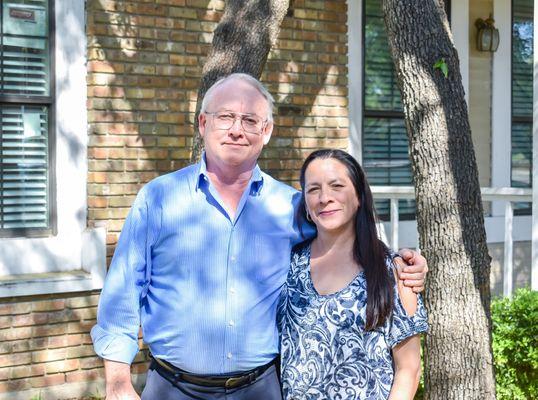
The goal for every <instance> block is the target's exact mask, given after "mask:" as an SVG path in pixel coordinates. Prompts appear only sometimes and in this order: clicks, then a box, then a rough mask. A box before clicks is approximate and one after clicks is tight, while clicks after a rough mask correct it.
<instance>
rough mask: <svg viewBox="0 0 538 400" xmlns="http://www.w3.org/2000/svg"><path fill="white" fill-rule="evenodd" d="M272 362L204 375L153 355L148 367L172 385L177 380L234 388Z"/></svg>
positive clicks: (255, 376) (251, 379)
mask: <svg viewBox="0 0 538 400" xmlns="http://www.w3.org/2000/svg"><path fill="white" fill-rule="evenodd" d="M274 363H275V360H272V361H271V362H269V363H267V364H265V365H262V366H261V367H258V368H254V369H252V370H250V371H245V372H243V373H241V374H237V375H230V376H225V375H217V376H206V375H195V374H191V373H189V372H186V371H183V370H182V369H179V368H176V367H174V366H173V365H172V364H170V363H168V362H166V361H164V360H160V359H158V358H155V357H153V361H152V362H151V365H150V369H154V370H156V371H157V372H158V373H159V374H160V375H161V376H162V377H164V378H165V379H167V380H168V381H169V382H170V383H172V384H173V385H176V384H177V382H179V381H184V382H188V383H193V384H195V385H199V386H206V387H222V388H226V389H235V388H238V387H241V386H244V385H248V384H251V383H252V382H254V381H255V380H256V378H257V377H259V376H260V375H261V374H263V373H264V372H265V371H267V369H268V368H269V367H270V366H271V365H273V364H274Z"/></svg>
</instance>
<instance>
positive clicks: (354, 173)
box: [297, 149, 394, 330]
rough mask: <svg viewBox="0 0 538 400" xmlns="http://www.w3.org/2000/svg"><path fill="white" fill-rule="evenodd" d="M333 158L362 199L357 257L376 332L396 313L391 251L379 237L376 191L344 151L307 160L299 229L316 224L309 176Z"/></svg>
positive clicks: (319, 153)
mask: <svg viewBox="0 0 538 400" xmlns="http://www.w3.org/2000/svg"><path fill="white" fill-rule="evenodd" d="M329 158H332V159H335V160H337V161H339V162H341V163H342V164H343V165H344V166H345V167H346V168H347V171H348V175H349V178H350V179H351V182H353V186H354V187H355V191H356V193H357V197H358V199H359V209H358V210H357V215H356V218H355V242H354V245H353V257H354V259H355V261H356V262H357V263H358V264H359V265H360V266H361V267H362V268H363V269H364V275H365V277H366V286H367V290H368V295H367V299H368V300H367V305H366V325H365V329H366V330H372V329H375V328H377V327H380V326H382V325H384V323H385V321H386V320H387V319H388V318H389V316H390V314H391V312H392V306H393V302H394V299H393V284H394V281H393V277H392V276H391V275H390V274H389V270H388V269H387V266H386V260H387V257H390V252H389V249H388V248H387V246H386V245H385V243H383V242H382V241H381V240H380V239H379V237H378V234H377V227H376V213H375V209H374V200H373V197H372V191H371V190H370V186H369V185H368V181H367V180H366V175H365V174H364V171H363V170H362V168H361V166H360V165H359V163H358V162H357V161H356V160H355V159H354V158H353V157H352V156H351V155H349V154H348V153H346V152H345V151H343V150H337V149H322V150H317V151H314V152H313V153H312V154H310V155H309V156H308V157H307V159H306V160H305V162H304V164H303V167H302V168H301V178H300V180H301V188H302V195H301V202H300V204H299V209H298V215H297V218H298V221H299V226H301V225H302V224H303V223H310V224H312V223H311V222H309V221H308V220H307V218H306V204H305V172H306V169H307V168H308V166H309V165H310V163H311V162H312V161H314V160H316V159H322V160H325V159H329Z"/></svg>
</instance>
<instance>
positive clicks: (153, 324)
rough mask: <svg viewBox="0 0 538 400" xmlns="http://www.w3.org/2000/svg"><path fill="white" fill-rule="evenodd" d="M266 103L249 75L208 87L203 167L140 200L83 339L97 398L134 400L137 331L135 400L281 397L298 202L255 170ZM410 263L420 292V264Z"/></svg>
mask: <svg viewBox="0 0 538 400" xmlns="http://www.w3.org/2000/svg"><path fill="white" fill-rule="evenodd" d="M272 104H273V100H272V97H271V95H270V94H269V93H268V92H267V90H266V89H265V88H264V87H263V86H262V85H261V84H260V83H259V82H258V81H257V80H256V79H255V78H252V77H250V76H248V75H244V74H233V75H230V76H228V77H226V78H224V79H223V80H220V81H219V82H217V83H215V85H213V87H211V88H210V89H209V90H208V92H207V94H206V96H205V98H204V100H203V102H202V107H201V112H200V116H199V130H200V135H201V136H202V138H203V140H204V144H205V155H204V157H203V160H202V161H201V162H200V163H199V164H195V165H191V166H189V167H186V168H184V169H182V170H179V171H176V172H173V173H170V174H167V175H164V176H161V177H159V178H157V179H155V180H153V181H152V182H150V183H148V184H147V185H146V186H144V187H143V188H142V190H141V191H140V193H139V194H138V196H137V198H136V200H135V203H134V204H133V207H132V209H131V212H130V214H129V216H128V217H127V219H126V221H125V225H124V227H123V230H122V234H121V236H120V240H119V242H118V245H117V248H116V252H115V254H114V258H113V260H112V264H111V266H110V270H109V273H108V275H107V279H106V283H105V287H104V288H103V291H102V294H101V298H100V302H99V312H98V317H97V325H96V326H95V327H94V328H93V329H92V339H93V342H94V347H95V350H96V353H97V354H98V355H99V356H101V357H102V358H104V359H105V377H106V395H107V399H138V396H137V394H136V393H135V391H134V389H133V387H132V384H131V379H130V363H131V362H132V361H133V359H134V357H135V355H136V353H137V352H138V329H139V325H140V324H141V325H142V330H143V335H144V341H145V342H146V343H147V344H148V346H149V348H150V351H151V353H152V356H153V357H154V361H152V364H151V367H150V371H149V372H148V377H147V382H146V387H145V389H144V392H143V394H142V399H191V398H196V399H217V398H226V399H253V398H258V399H264V400H272V399H280V398H281V394H280V387H279V383H278V378H277V375H276V369H275V365H274V360H275V357H276V356H277V355H278V331H277V327H276V308H277V302H278V297H279V293H280V289H281V286H282V285H283V283H284V281H285V278H286V274H287V270H288V265H289V254H290V250H291V247H292V246H293V245H294V244H295V243H298V242H299V241H301V240H302V237H301V235H300V234H299V230H298V227H297V226H296V225H295V223H294V205H295V204H297V201H298V199H299V193H297V191H296V190H294V189H292V188H291V187H289V186H287V185H285V184H283V183H281V182H278V181H276V180H275V179H273V178H271V177H270V176H269V175H267V174H265V173H263V172H262V171H261V170H260V169H259V167H258V166H257V164H256V162H257V158H258V156H259V155H260V153H261V151H262V148H263V146H264V145H265V144H267V143H268V141H269V139H270V137H271V133H272V130H273V121H272V113H271V110H272ZM311 234H312V232H310V235H311ZM408 258H410V259H411V258H414V259H415V260H416V261H417V262H415V264H418V265H416V266H415V267H414V268H411V269H412V271H418V273H415V274H411V276H410V277H411V278H412V279H413V280H414V281H413V282H414V286H416V287H418V288H419V289H420V287H421V286H422V284H423V278H424V277H423V275H424V273H425V270H426V266H425V260H424V258H423V257H420V256H418V255H417V254H416V253H412V252H409V254H408ZM400 277H401V278H402V279H406V277H409V276H406V275H405V274H401V275H400Z"/></svg>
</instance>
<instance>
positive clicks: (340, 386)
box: [278, 242, 428, 400]
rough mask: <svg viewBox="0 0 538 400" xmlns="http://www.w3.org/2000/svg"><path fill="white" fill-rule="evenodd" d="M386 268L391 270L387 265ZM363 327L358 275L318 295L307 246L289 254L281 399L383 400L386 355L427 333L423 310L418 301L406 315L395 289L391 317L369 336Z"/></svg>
mask: <svg viewBox="0 0 538 400" xmlns="http://www.w3.org/2000/svg"><path fill="white" fill-rule="evenodd" d="M387 267H388V268H393V267H392V262H391V261H390V260H388V261H387ZM391 273H392V272H391ZM365 321H366V279H365V277H364V274H363V273H362V272H361V273H359V274H358V275H357V276H356V277H355V279H354V280H353V281H351V282H350V283H349V285H348V286H347V287H345V288H344V289H342V290H340V291H338V292H336V293H333V294H330V295H320V294H318V293H317V291H316V289H315V288H314V285H313V283H312V279H311V278H310V243H308V242H307V243H305V244H303V245H302V246H300V247H298V248H297V249H296V250H294V251H293V252H292V258H291V268H290V271H289V274H288V278H287V281H286V285H285V286H284V288H283V290H282V294H281V298H280V304H279V312H278V322H279V329H280V331H281V357H282V368H281V370H282V386H283V393H284V399H287V400H290V399H297V400H299V399H300V400H314V399H334V400H344V399H345V400H347V399H349V400H352V399H353V400H355V399H356V400H367V399H368V400H382V399H387V398H388V397H389V393H390V389H391V386H392V381H393V378H394V369H393V362H392V353H391V349H392V347H394V346H396V345H397V344H398V343H400V342H401V341H403V340H404V339H406V338H408V337H410V336H413V335H416V334H418V333H421V332H425V331H426V330H427V329H428V325H427V317H426V309H425V308H424V305H423V303H422V299H421V298H420V296H419V297H418V307H417V311H416V313H415V314H414V315H413V316H409V315H407V313H406V311H405V310H404V308H403V306H402V304H401V301H400V299H399V297H398V290H397V288H396V285H395V286H394V309H393V313H392V317H391V318H390V319H389V320H388V321H387V322H386V323H385V325H384V326H383V327H380V328H377V329H375V330H373V331H365V330H364V326H365Z"/></svg>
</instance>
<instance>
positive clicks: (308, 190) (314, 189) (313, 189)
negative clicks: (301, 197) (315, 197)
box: [306, 187, 319, 194]
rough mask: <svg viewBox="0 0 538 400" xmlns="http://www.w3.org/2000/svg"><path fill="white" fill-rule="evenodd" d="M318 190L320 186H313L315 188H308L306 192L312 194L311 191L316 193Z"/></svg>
mask: <svg viewBox="0 0 538 400" xmlns="http://www.w3.org/2000/svg"><path fill="white" fill-rule="evenodd" d="M318 190H319V188H317V187H313V188H310V189H307V191H306V193H309V194H310V193H315V192H316V191H318Z"/></svg>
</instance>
